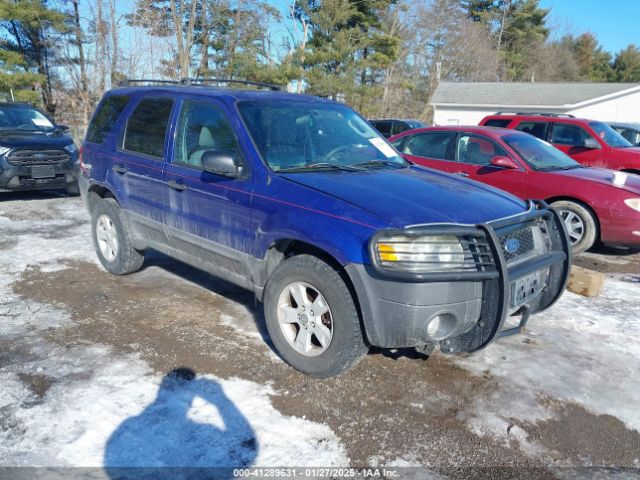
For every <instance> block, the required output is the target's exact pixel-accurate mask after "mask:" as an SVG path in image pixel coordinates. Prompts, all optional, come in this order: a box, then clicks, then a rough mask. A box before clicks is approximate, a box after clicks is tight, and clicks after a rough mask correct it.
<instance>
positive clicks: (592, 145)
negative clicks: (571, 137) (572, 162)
mask: <svg viewBox="0 0 640 480" xmlns="http://www.w3.org/2000/svg"><path fill="white" fill-rule="evenodd" d="M583 147H585V148H589V149H591V150H598V149H599V148H600V144H599V143H598V142H597V141H596V139H595V138H586V139H585V140H584V145H583Z"/></svg>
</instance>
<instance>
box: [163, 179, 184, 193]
mask: <svg viewBox="0 0 640 480" xmlns="http://www.w3.org/2000/svg"><path fill="white" fill-rule="evenodd" d="M167 185H169V187H170V188H173V189H174V190H178V191H179V192H184V191H185V190H186V189H187V186H186V185H185V184H184V183H178V182H176V181H175V180H169V181H168V182H167Z"/></svg>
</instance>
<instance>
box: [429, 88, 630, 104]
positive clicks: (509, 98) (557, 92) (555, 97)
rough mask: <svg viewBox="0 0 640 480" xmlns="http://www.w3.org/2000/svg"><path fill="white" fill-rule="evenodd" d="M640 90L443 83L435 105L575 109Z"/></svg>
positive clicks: (438, 91)
mask: <svg viewBox="0 0 640 480" xmlns="http://www.w3.org/2000/svg"><path fill="white" fill-rule="evenodd" d="M627 90H629V91H633V90H640V83H575V82H574V83H534V82H526V83H525V82H522V83H520V82H441V83H440V84H439V85H438V88H437V89H436V91H435V93H434V94H433V97H432V99H431V103H432V104H434V105H491V106H505V107H508V106H532V107H534V106H545V107H554V106H555V107H559V108H562V107H574V106H576V105H578V104H582V103H588V102H590V101H593V100H595V99H598V98H602V97H608V96H615V95H619V94H623V93H624V92H625V91H627Z"/></svg>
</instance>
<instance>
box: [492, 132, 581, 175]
mask: <svg viewBox="0 0 640 480" xmlns="http://www.w3.org/2000/svg"><path fill="white" fill-rule="evenodd" d="M502 139H503V140H504V142H505V143H506V144H507V145H509V146H510V147H511V148H513V149H514V150H515V151H516V152H517V153H518V155H520V157H522V159H523V160H524V161H525V162H527V164H528V165H529V166H530V167H531V168H533V169H534V170H569V169H572V168H580V167H581V165H580V164H579V163H578V162H576V161H574V160H573V159H571V158H570V157H569V156H567V155H565V154H564V153H562V152H561V151H560V150H558V149H557V148H556V147H554V146H553V145H551V144H549V143H547V142H545V141H543V140H540V139H539V138H536V137H534V136H533V135H505V136H504V137H502Z"/></svg>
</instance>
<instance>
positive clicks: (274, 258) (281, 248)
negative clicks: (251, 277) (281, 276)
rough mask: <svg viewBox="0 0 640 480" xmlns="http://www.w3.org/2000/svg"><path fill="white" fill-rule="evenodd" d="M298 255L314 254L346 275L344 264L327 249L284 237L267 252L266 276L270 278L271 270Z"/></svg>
mask: <svg viewBox="0 0 640 480" xmlns="http://www.w3.org/2000/svg"><path fill="white" fill-rule="evenodd" d="M296 255H313V256H314V257H318V258H319V259H320V260H322V261H324V262H325V263H327V264H328V265H331V266H332V267H333V268H334V269H335V270H336V271H337V272H344V273H345V275H346V272H345V270H344V267H343V266H342V264H341V263H340V262H339V261H338V260H336V259H335V258H334V257H333V256H332V255H330V254H329V253H328V252H326V251H325V250H322V249H321V248H318V247H316V246H315V245H311V244H310V243H306V242H302V241H300V240H288V239H283V240H278V241H277V242H275V243H274V244H273V245H272V246H271V247H270V248H269V251H268V252H267V265H266V267H267V271H266V275H265V278H268V277H269V275H271V272H273V270H274V269H275V268H276V267H277V266H278V265H279V264H280V263H281V262H283V261H285V260H286V259H287V258H291V257H293V256H296Z"/></svg>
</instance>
